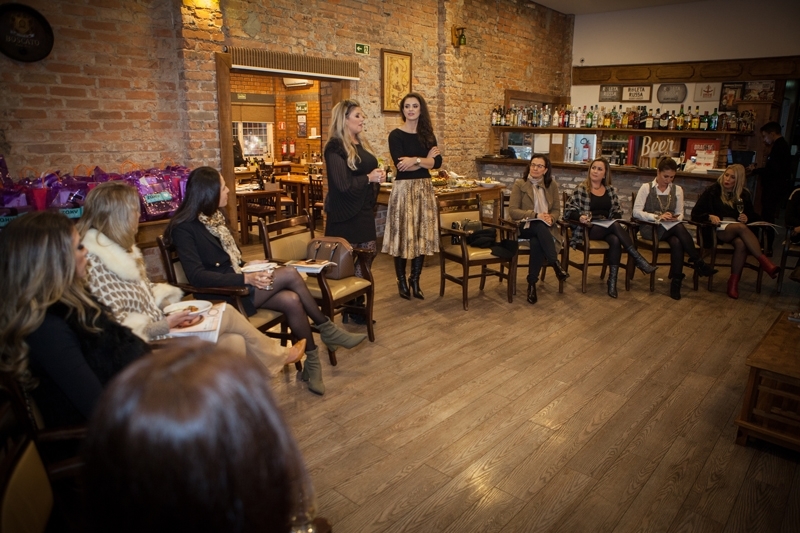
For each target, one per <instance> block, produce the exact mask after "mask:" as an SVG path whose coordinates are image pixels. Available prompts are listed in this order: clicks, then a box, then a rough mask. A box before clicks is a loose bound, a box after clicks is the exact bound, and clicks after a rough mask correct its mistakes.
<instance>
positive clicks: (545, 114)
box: [539, 105, 550, 128]
mask: <svg viewBox="0 0 800 533" xmlns="http://www.w3.org/2000/svg"><path fill="white" fill-rule="evenodd" d="M539 118H540V119H541V120H540V121H539V125H540V126H541V127H543V128H548V127H550V106H549V105H546V106H544V109H542V114H541V115H539Z"/></svg>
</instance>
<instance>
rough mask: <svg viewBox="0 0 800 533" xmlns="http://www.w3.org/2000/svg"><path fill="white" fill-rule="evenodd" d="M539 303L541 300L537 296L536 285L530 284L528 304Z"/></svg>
mask: <svg viewBox="0 0 800 533" xmlns="http://www.w3.org/2000/svg"><path fill="white" fill-rule="evenodd" d="M537 301H539V298H538V297H537V296H536V284H535V283H528V303H529V304H535V303H536V302H537Z"/></svg>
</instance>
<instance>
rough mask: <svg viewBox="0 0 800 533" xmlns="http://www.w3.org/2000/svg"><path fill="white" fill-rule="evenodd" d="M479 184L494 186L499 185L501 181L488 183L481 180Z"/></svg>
mask: <svg viewBox="0 0 800 533" xmlns="http://www.w3.org/2000/svg"><path fill="white" fill-rule="evenodd" d="M478 184H480V186H481V187H494V186H496V185H499V184H500V182H499V181H490V182H489V183H486V182H485V181H479V182H478Z"/></svg>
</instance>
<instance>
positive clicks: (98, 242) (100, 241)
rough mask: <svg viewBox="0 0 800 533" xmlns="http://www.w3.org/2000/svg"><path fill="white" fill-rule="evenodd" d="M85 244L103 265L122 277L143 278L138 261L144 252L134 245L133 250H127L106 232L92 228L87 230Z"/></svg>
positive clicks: (132, 279) (127, 278)
mask: <svg viewBox="0 0 800 533" xmlns="http://www.w3.org/2000/svg"><path fill="white" fill-rule="evenodd" d="M83 245H84V246H85V247H86V249H87V250H88V251H89V253H91V254H93V255H95V256H96V257H97V258H98V259H99V260H100V262H101V263H103V265H105V267H106V268H107V269H109V270H110V271H112V272H113V273H114V274H116V275H117V276H119V277H120V278H122V279H125V280H130V281H136V280H140V279H141V273H140V271H139V265H138V261H139V260H141V259H142V252H141V250H139V248H138V247H137V246H136V245H134V246H133V250H132V252H130V253H128V252H126V251H125V250H124V249H123V248H122V246H120V245H119V244H117V243H115V242H114V241H112V240H111V239H109V238H108V237H106V236H105V235H104V234H102V233H100V232H99V231H97V230H96V229H94V228H92V229H90V230H89V231H87V232H86V236H85V237H84V238H83Z"/></svg>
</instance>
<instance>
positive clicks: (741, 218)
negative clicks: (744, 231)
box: [736, 213, 747, 224]
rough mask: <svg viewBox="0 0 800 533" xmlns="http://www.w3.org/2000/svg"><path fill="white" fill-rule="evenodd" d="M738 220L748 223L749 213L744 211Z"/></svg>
mask: <svg viewBox="0 0 800 533" xmlns="http://www.w3.org/2000/svg"><path fill="white" fill-rule="evenodd" d="M736 220H738V221H739V222H741V223H742V224H747V215H745V214H744V213H742V214H741V215H739V218H737V219H736Z"/></svg>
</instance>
